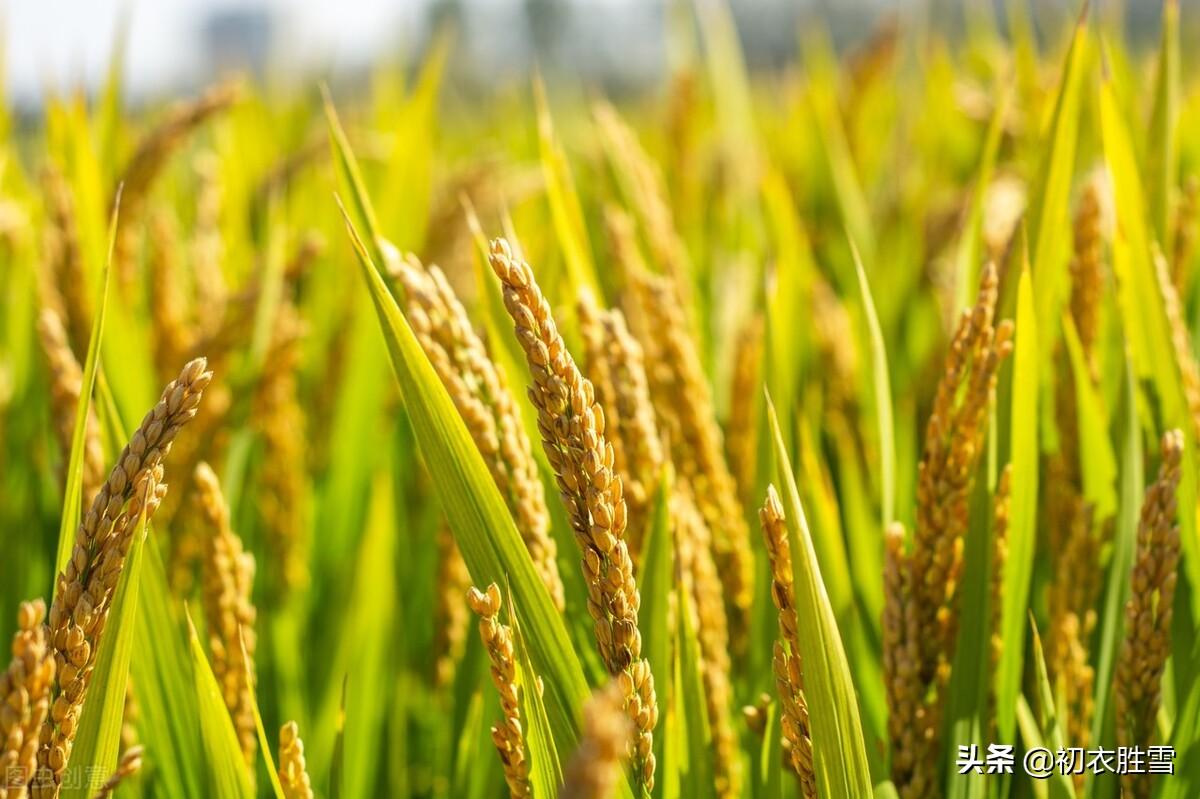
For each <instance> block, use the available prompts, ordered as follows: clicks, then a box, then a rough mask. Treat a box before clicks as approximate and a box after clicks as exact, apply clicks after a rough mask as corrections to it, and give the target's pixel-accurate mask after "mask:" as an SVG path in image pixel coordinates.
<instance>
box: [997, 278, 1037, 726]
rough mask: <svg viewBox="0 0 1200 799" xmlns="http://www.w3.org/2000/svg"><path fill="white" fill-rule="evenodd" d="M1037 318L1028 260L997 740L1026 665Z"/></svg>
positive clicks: (1033, 532)
mask: <svg viewBox="0 0 1200 799" xmlns="http://www.w3.org/2000/svg"><path fill="white" fill-rule="evenodd" d="M1039 329H1040V328H1039V326H1038V320H1037V315H1036V312H1035V310H1034V293H1033V279H1032V278H1031V276H1030V273H1029V268H1028V261H1027V262H1026V268H1025V269H1024V270H1022V272H1021V279H1020V283H1019V284H1018V286H1017V340H1016V354H1015V356H1014V358H1013V366H1012V374H1013V389H1012V409H1011V419H1012V421H1011V425H1010V434H1011V436H1012V439H1011V445H1010V458H1011V462H1012V478H1011V480H1012V482H1011V485H1010V491H1011V497H1012V498H1011V504H1010V506H1009V526H1008V557H1007V558H1006V560H1005V563H1004V577H1003V597H1004V601H1003V603H1002V607H1001V621H1000V629H1001V636H1002V638H1003V641H1004V647H1003V649H1002V650H1001V653H1000V662H999V663H998V664H997V673H996V724H997V728H998V730H999V738H1000V740H1001V741H1008V740H1012V736H1013V732H1014V730H1013V720H1014V719H1013V710H1014V708H1015V707H1016V702H1017V696H1018V694H1020V691H1021V671H1022V667H1023V666H1024V663H1025V635H1024V632H1025V613H1026V609H1027V608H1028V601H1029V578H1030V575H1031V574H1032V572H1033V555H1034V547H1035V544H1036V541H1037V528H1036V525H1037V497H1038V437H1037V422H1038V413H1037V411H1038V383H1039V381H1037V380H1032V379H1030V376H1032V375H1035V374H1037V362H1038V331H1039Z"/></svg>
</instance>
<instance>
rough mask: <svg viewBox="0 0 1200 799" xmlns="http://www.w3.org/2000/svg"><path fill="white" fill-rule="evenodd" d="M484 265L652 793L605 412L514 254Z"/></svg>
mask: <svg viewBox="0 0 1200 799" xmlns="http://www.w3.org/2000/svg"><path fill="white" fill-rule="evenodd" d="M489 262H490V264H491V267H492V270H493V271H494V272H495V273H496V275H497V276H498V277H499V278H500V281H501V283H502V284H503V287H504V305H505V308H506V309H507V310H508V313H509V315H510V316H511V317H512V319H513V323H514V330H515V332H516V336H517V340H518V342H519V343H520V345H521V348H522V350H524V352H525V355H526V359H527V361H528V363H529V370H530V374H531V375H532V378H533V384H532V385H531V386H530V388H529V397H530V400H531V401H532V402H533V404H534V406H535V407H536V408H537V411H538V427H539V430H540V432H541V435H542V444H543V448H544V450H545V452H546V457H547V458H548V459H549V461H550V467H551V469H552V470H553V472H554V475H555V478H556V480H557V483H558V487H559V491H560V495H561V497H562V500H563V504H564V505H565V506H566V510H567V517H568V519H569V521H570V524H571V530H572V532H573V533H574V534H575V540H576V542H577V543H578V544H579V549H580V554H581V555H582V564H581V565H582V567H583V573H584V582H585V584H586V586H587V592H588V613H589V614H590V615H591V617H592V620H593V622H594V625H593V627H594V630H595V634H596V641H597V643H598V644H599V649H600V657H601V660H602V661H603V662H604V664H605V666H606V667H607V669H608V671H609V673H610V674H611V675H613V676H614V677H616V678H617V679H616V680H615V682H617V684H618V685H620V687H621V690H622V692H623V693H624V697H625V709H626V712H627V713H628V715H629V717H630V719H631V720H632V721H633V723H634V727H635V730H636V732H635V744H634V751H633V755H632V762H633V769H634V773H635V775H636V776H637V781H638V783H639V784H641V785H642V786H644V787H645V788H646V789H647V790H650V789H651V788H652V787H653V785H654V765H655V763H654V754H653V752H652V748H653V746H652V744H653V730H654V727H655V724H656V723H657V721H658V704H657V700H656V698H655V695H654V676H653V674H652V673H651V671H650V664H649V663H647V662H646V661H645V660H644V659H643V657H642V635H641V632H640V631H639V629H638V610H639V608H640V606H641V596H640V594H639V593H638V587H637V583H636V582H635V581H634V577H633V561H632V559H631V558H630V556H629V549H628V545H627V544H626V541H625V529H626V505H625V498H624V496H623V490H622V483H621V477H620V475H617V474H614V466H613V448H612V445H611V444H610V443H609V442H608V440H607V439H606V437H605V415H604V410H603V409H602V408H601V407H600V405H599V404H598V403H597V402H596V398H595V394H594V389H593V388H592V384H591V383H590V382H589V381H588V380H587V379H586V378H584V376H583V375H582V374H581V373H580V371H579V368H578V367H577V366H576V365H575V361H574V359H573V358H572V357H571V354H570V353H569V352H567V348H566V345H565V344H564V343H563V340H562V337H561V336H560V335H559V333H558V329H557V327H556V326H555V323H554V318H553V316H552V315H551V313H550V305H549V303H548V302H547V301H546V298H545V297H544V296H542V292H541V289H539V288H538V285H537V283H536V281H535V280H534V277H533V271H532V270H531V269H530V267H529V264H527V263H525V262H524V261H522V260H519V259H516V258H514V257H513V254H512V250H511V248H510V247H509V245H508V242H506V241H504V240H503V239H496V240H495V241H493V242H492V245H491V253H490V257H489Z"/></svg>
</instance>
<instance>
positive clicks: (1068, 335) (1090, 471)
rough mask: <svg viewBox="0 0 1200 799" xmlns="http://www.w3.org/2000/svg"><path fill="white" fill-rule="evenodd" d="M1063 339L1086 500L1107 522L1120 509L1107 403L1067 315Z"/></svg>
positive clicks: (1072, 323)
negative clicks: (1106, 408)
mask: <svg viewBox="0 0 1200 799" xmlns="http://www.w3.org/2000/svg"><path fill="white" fill-rule="evenodd" d="M1063 339H1064V341H1065V342H1066V345H1067V354H1068V356H1069V358H1070V361H1071V373H1072V376H1073V378H1074V386H1075V419H1076V423H1077V424H1078V426H1079V463H1080V467H1081V470H1082V472H1083V496H1084V499H1086V500H1087V501H1088V502H1090V503H1091V505H1092V508H1093V512H1094V513H1095V518H1096V519H1098V520H1100V519H1107V518H1108V517H1110V516H1111V515H1112V514H1113V513H1114V512H1115V511H1116V509H1117V492H1116V482H1117V460H1116V456H1115V455H1113V450H1112V442H1111V441H1109V438H1108V420H1107V418H1106V416H1105V413H1104V405H1103V400H1102V399H1101V398H1100V394H1099V392H1098V391H1097V390H1096V386H1094V385H1093V384H1092V378H1091V375H1090V372H1089V370H1088V366H1087V361H1086V360H1085V358H1084V354H1083V346H1082V345H1081V344H1080V342H1079V334H1078V333H1077V332H1076V331H1075V323H1074V322H1073V321H1072V320H1071V316H1070V315H1069V314H1064V315H1063Z"/></svg>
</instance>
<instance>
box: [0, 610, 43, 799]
mask: <svg viewBox="0 0 1200 799" xmlns="http://www.w3.org/2000/svg"><path fill="white" fill-rule="evenodd" d="M45 618H46V603H45V602H44V601H42V600H41V599H37V600H34V601H32V602H22V603H21V607H20V609H19V610H18V611H17V632H16V633H15V634H14V635H13V642H12V660H11V661H10V662H9V665H8V670H7V671H5V672H4V673H3V674H0V701H3V705H0V799H20V797H23V796H25V795H26V786H28V785H30V784H31V783H32V782H33V775H34V771H35V769H36V768H37V753H38V741H39V736H40V733H41V729H42V724H43V723H45V721H46V718H47V714H48V713H49V712H50V691H51V688H52V687H53V684H54V674H55V660H54V657H53V654H54V653H53V650H52V649H51V647H50V642H49V631H48V630H47V629H46V626H45V625H44V624H43V623H42V622H43V621H44V620H45Z"/></svg>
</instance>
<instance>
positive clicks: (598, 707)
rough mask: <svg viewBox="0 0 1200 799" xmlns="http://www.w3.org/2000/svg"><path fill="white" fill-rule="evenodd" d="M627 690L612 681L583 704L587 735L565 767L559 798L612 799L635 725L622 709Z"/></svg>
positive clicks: (584, 726) (584, 730)
mask: <svg viewBox="0 0 1200 799" xmlns="http://www.w3.org/2000/svg"><path fill="white" fill-rule="evenodd" d="M624 703H625V689H624V688H623V687H622V686H620V685H619V684H618V682H617V681H616V680H612V681H611V682H609V683H608V685H606V686H605V687H604V688H600V689H598V690H596V691H595V692H594V693H593V694H592V696H591V698H590V699H588V701H587V704H585V705H584V706H583V734H582V736H581V737H580V739H579V746H578V747H576V749H575V753H574V754H573V755H572V756H571V759H570V760H569V761H567V765H566V767H565V768H564V769H563V784H562V787H561V788H560V789H559V791H558V796H559V799H608V797H610V796H612V795H613V791H614V790H615V789H616V787H617V783H618V782H619V781H620V780H621V762H622V761H623V760H624V759H625V758H626V757H627V754H628V752H629V747H630V742H631V738H632V736H633V734H634V729H633V725H631V724H630V722H629V719H628V717H627V716H626V715H625V713H624V712H623V710H622V708H623V705H624Z"/></svg>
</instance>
